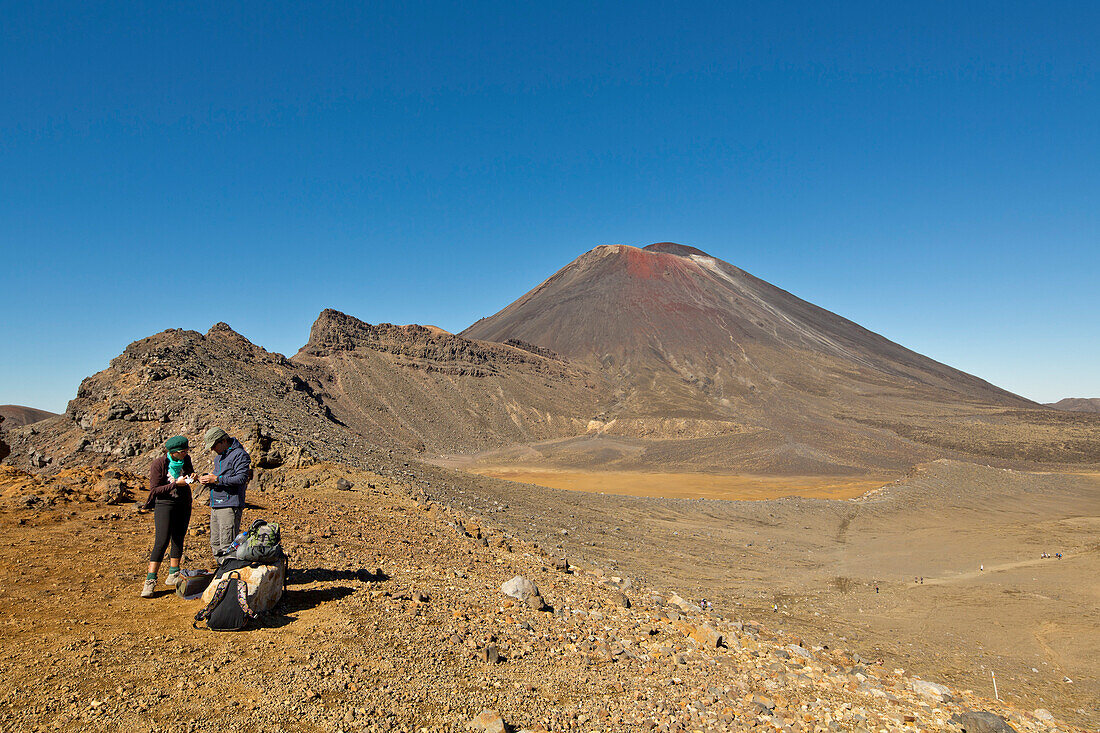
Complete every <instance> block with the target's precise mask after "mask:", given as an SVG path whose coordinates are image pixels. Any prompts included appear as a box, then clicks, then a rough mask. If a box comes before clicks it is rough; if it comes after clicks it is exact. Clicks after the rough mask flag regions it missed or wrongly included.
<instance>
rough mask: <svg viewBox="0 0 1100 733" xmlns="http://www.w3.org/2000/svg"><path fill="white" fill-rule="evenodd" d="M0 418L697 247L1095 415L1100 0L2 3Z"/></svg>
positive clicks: (994, 377)
mask: <svg viewBox="0 0 1100 733" xmlns="http://www.w3.org/2000/svg"><path fill="white" fill-rule="evenodd" d="M0 8H2V23H0V171H2V175H0V253H2V254H0V349H2V350H3V356H2V358H0V404H3V403H17V404H26V405H31V406H34V407H40V408H44V409H50V410H56V411H60V410H62V409H64V406H65V403H66V401H67V400H68V399H70V398H71V397H73V396H74V395H75V392H76V388H77V385H78V384H79V382H80V379H81V378H83V377H84V376H87V375H89V374H92V373H94V372H96V371H98V370H100V369H102V368H104V367H105V366H106V365H107V363H108V361H109V360H110V359H111V358H112V357H113V356H115V355H117V354H118V353H119V352H121V351H122V349H123V348H125V346H126V344H127V343H129V342H130V341H133V340H135V339H138V338H142V337H144V336H147V335H150V334H152V333H155V332H157V331H160V330H163V329H165V328H170V327H182V328H192V329H196V330H200V331H205V330H206V329H207V328H209V327H210V326H211V325H212V324H213V323H216V322H218V321H226V322H228V323H229V324H230V325H231V326H233V327H234V328H235V329H237V330H238V331H240V332H241V333H243V334H244V335H245V336H247V337H248V338H249V339H251V340H253V341H254V342H256V343H258V344H260V345H262V346H264V347H266V348H268V349H270V350H273V351H279V352H282V353H285V354H288V355H289V354H292V353H294V352H295V351H296V350H297V349H298V348H299V347H300V346H301V345H302V344H303V343H304V342H305V340H306V338H307V336H308V333H309V326H310V324H311V323H312V321H313V319H314V318H315V317H316V315H317V313H318V312H319V311H320V310H321V309H323V308H326V307H333V308H337V309H339V310H343V311H345V312H348V313H351V314H353V315H355V316H357V317H359V318H362V319H364V320H366V321H370V322H380V321H389V322H394V323H410V322H417V323H432V324H436V325H439V326H442V327H443V328H446V329H448V330H451V331H459V330H461V329H462V328H464V327H466V326H467V325H469V324H470V323H472V322H473V321H474V320H476V319H477V318H479V317H481V316H485V315H489V314H491V313H494V312H496V311H497V310H499V309H500V308H502V307H504V306H505V305H507V304H508V303H509V302H511V301H512V300H514V299H515V298H516V297H518V296H519V295H521V294H522V293H524V292H525V291H527V290H528V289H530V288H531V287H533V286H534V285H536V284H537V283H538V282H540V281H541V280H543V279H544V278H545V277H547V276H549V275H550V274H551V273H553V272H554V271H555V270H557V269H558V268H560V267H562V266H563V265H565V264H566V263H567V262H569V261H570V260H572V259H573V258H574V257H576V256H578V255H579V254H581V253H582V252H584V251H586V250H588V249H590V248H592V247H594V246H596V245H598V244H612V243H625V244H634V245H639V246H644V245H646V244H649V243H651V242H657V241H664V240H671V241H676V242H681V243H684V244H690V245H693V246H696V247H699V248H701V249H703V250H706V251H707V252H709V253H711V254H712V255H714V256H717V257H720V258H721V259H724V260H727V261H729V262H732V263H733V264H735V265H738V266H739V267H742V268H743V269H745V270H748V271H749V272H752V273H753V274H755V275H757V276H759V277H762V278H764V279H766V280H768V281H770V282H772V283H774V284H776V285H778V286H780V287H783V288H785V289H787V290H790V291H791V292H793V293H795V294H796V295H798V296H800V297H802V298H805V299H807V300H809V301H811V302H814V303H816V304H818V305H820V306H823V307H825V308H828V309H830V310H832V311H834V312H837V313H839V314H841V315H843V316H845V317H848V318H851V319H852V320H855V321H857V322H858V323H861V324H862V325H864V326H867V327H868V328H871V329H872V330H875V331H877V332H879V333H882V334H883V335H885V336H887V337H888V338H891V339H893V340H895V341H898V342H899V343H901V344H903V345H905V346H908V347H909V348H912V349H915V350H917V351H920V352H922V353H925V354H928V355H929V356H931V357H933V358H936V359H939V360H941V361H944V362H946V363H948V364H951V365H952V366H955V367H958V368H961V369H964V370H966V371H969V372H972V373H975V374H977V375H979V376H981V377H983V378H986V379H988V380H990V381H992V382H994V383H996V384H998V385H1000V386H1002V387H1005V388H1007V389H1010V390H1013V391H1015V392H1018V393H1020V394H1022V395H1024V396H1027V397H1030V398H1032V399H1037V400H1041V401H1050V400H1054V399H1057V398H1060V397H1064V396H1075V397H1095V396H1100V345H1098V336H1100V293H1098V289H1097V282H1098V279H1100V278H1098V276H1100V84H1098V69H1097V66H1098V63H1100V51H1098V49H1100V4H1098V3H1095V2H1079V3H1071V2H1034V3H1015V2H990V3H977V2H967V3H958V2H945V3H932V2H922V3H882V2H871V3H855V2H846V3H832V2H812V3H786V4H783V3H760V4H755V5H741V4H736V3H729V2H720V3H713V4H704V3H686V4H672V3H645V2H642V3H634V4H628V3H613V4H601V3H592V2H578V3H572V2H566V3H538V4H535V3H503V2H502V3H476V2H466V3H440V4H436V3H419V2H403V3H379V4H373V3H354V4H352V3H349V4H347V5H342V4H335V3H280V2H263V3H225V2H219V3H199V2H188V3H149V4H140V3H134V4H125V5H124V4H112V3H91V4H85V3H69V4H54V3H37V2H36V3H19V4H16V3H12V2H2V3H0Z"/></svg>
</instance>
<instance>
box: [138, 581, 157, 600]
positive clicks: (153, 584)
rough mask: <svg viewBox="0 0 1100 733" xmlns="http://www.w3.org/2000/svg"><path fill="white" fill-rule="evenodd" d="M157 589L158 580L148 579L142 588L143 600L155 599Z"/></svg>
mask: <svg viewBox="0 0 1100 733" xmlns="http://www.w3.org/2000/svg"><path fill="white" fill-rule="evenodd" d="M156 589H157V579H156V578H146V579H145V585H143V586H142V587H141V597H142V598H152V597H153V591H155V590H156Z"/></svg>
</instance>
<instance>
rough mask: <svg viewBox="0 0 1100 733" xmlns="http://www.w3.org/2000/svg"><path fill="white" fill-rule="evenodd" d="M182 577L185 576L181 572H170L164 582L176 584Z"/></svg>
mask: <svg viewBox="0 0 1100 733" xmlns="http://www.w3.org/2000/svg"><path fill="white" fill-rule="evenodd" d="M181 578H183V575H181V574H180V573H168V577H167V578H165V579H164V584H165V585H175V584H176V583H178V582H180V579H181Z"/></svg>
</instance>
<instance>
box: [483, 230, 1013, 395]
mask: <svg viewBox="0 0 1100 733" xmlns="http://www.w3.org/2000/svg"><path fill="white" fill-rule="evenodd" d="M463 335H464V336H467V337H470V338H477V339H483V340H491V341H504V340H507V339H509V338H515V339H520V340H523V341H527V342H530V343H533V344H536V345H538V346H544V347H546V348H549V349H552V350H553V351H556V352H558V353H560V354H564V355H566V356H570V357H573V358H580V359H586V358H595V359H597V360H599V361H601V362H603V364H604V365H607V366H614V367H619V368H622V369H626V370H629V371H632V372H637V371H643V372H651V371H653V370H659V371H660V370H663V371H668V372H673V373H676V374H677V375H679V377H681V378H683V379H686V380H689V381H697V382H700V383H702V384H703V385H705V386H707V387H711V388H716V391H715V390H712V392H715V393H716V394H717V395H718V396H719V397H721V398H736V397H738V396H744V395H746V394H750V393H753V392H761V391H766V390H768V389H769V388H770V387H771V386H774V384H775V380H779V381H780V382H784V383H787V384H788V386H791V387H793V388H795V389H799V388H805V389H806V390H807V391H809V392H817V391H820V390H822V389H825V390H828V389H830V388H833V387H835V385H832V384H830V383H832V382H834V381H835V380H836V379H844V380H845V381H846V382H849V383H864V384H865V388H866V389H868V390H872V391H873V390H876V389H879V388H884V387H885V388H894V387H903V386H910V387H913V388H915V389H918V390H920V391H921V392H922V393H923V394H924V395H925V396H926V397H938V398H940V399H944V400H959V399H962V400H978V401H982V402H992V403H998V404H1004V405H1025V404H1027V405H1030V404H1031V403H1029V402H1027V401H1026V400H1023V399H1022V398H1019V397H1016V396H1015V395H1012V394H1010V393H1008V392H1005V391H1004V390H1001V389H998V388H997V387H994V386H993V385H990V384H989V383H987V382H985V381H983V380H981V379H978V378H977V377H974V376H972V375H969V374H966V373H964V372H960V371H958V370H956V369H952V368H951V367H948V366H945V365H943V364H940V363H939V362H936V361H934V360H932V359H929V358H927V357H924V356H922V355H920V354H917V353H915V352H913V351H910V350H909V349H906V348H904V347H902V346H899V345H898V344H896V343H894V342H892V341H890V340H888V339H885V338H883V337H881V336H879V335H877V334H875V333H872V332H871V331H868V330H867V329H864V328H862V327H860V326H858V325H857V324H855V323H852V322H851V321H849V320H847V319H845V318H841V317H840V316H837V315H835V314H833V313H830V312H829V311H826V310H824V309H822V308H818V307H817V306H814V305H812V304H810V303H807V302H806V301H804V300H801V299H799V298H797V297H795V296H793V295H791V294H790V293H788V292H786V291H784V290H781V289H779V288H777V287H775V286H773V285H770V284H768V283H766V282H764V281H763V280H760V279H758V278H756V277H753V276H752V275H750V274H748V273H747V272H744V271H743V270H740V269H738V268H737V267H734V266H733V265H731V264H729V263H727V262H723V261H721V260H718V259H715V258H713V257H710V256H709V255H707V254H706V253H704V252H701V251H700V250H698V249H695V248H693V247H685V246H682V245H678V244H672V243H669V242H664V243H660V244H653V245H650V246H648V247H646V248H644V249H639V248H636V247H628V246H625V245H610V246H600V247H596V248H595V249H593V250H591V251H590V252H587V253H585V254H584V255H582V256H580V257H579V258H577V259H576V260H575V261H573V262H572V263H570V264H569V265H567V266H566V267H564V268H562V269H561V270H560V271H558V272H557V273H556V274H555V275H554V276H553V277H551V278H550V279H548V280H547V281H546V282H544V283H542V284H541V285H539V286H538V287H537V288H535V289H534V290H532V291H531V292H529V293H527V294H526V295H524V296H523V297H522V298H520V299H519V300H517V301H516V302H515V303H513V304H511V305H509V306H508V307H507V308H505V309H504V310H502V311H500V312H499V313H497V314H496V315H494V316H491V317H489V318H485V319H482V320H480V321H478V322H477V323H475V324H474V325H472V326H471V327H470V328H468V329H466V331H464V332H463Z"/></svg>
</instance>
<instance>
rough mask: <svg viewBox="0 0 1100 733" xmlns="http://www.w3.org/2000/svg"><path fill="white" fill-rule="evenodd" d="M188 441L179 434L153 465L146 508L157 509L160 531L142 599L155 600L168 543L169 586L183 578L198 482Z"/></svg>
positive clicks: (156, 515) (150, 556) (169, 440)
mask: <svg viewBox="0 0 1100 733" xmlns="http://www.w3.org/2000/svg"><path fill="white" fill-rule="evenodd" d="M188 453H189V450H188V444H187V438H185V437H183V436H182V435H176V436H173V437H171V438H169V439H168V440H167V441H165V443H164V453H162V454H160V455H159V456H158V457H157V458H156V459H155V460H154V461H153V465H151V466H149V498H148V499H147V500H146V501H145V508H146V509H152V510H153V526H154V527H155V528H156V531H155V535H154V539H153V550H152V552H150V553H149V571H148V572H147V573H146V574H145V585H144V586H142V588H141V597H142V598H152V597H153V591H154V590H155V589H156V587H157V571H158V570H160V563H161V561H162V560H164V551H165V550H166V549H168V542H169V540H171V542H172V551H171V552H170V553H168V577H167V578H166V579H165V581H164V583H165V585H175V584H176V583H177V582H178V581H179V579H180V558H181V557H183V540H184V538H185V537H186V536H187V525H188V524H189V523H190V522H191V484H193V483H194V482H195V468H194V466H192V465H191V456H190V455H188Z"/></svg>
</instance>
